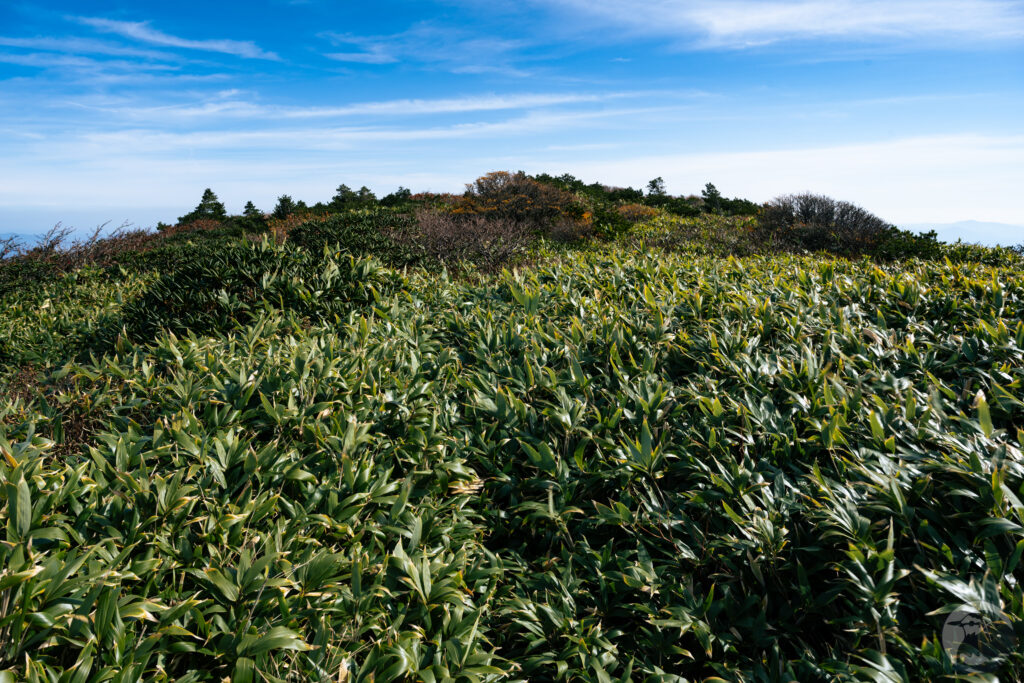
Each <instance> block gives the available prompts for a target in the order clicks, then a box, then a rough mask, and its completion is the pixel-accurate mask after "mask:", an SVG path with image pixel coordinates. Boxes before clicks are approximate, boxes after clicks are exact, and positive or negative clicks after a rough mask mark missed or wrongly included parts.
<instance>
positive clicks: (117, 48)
mask: <svg viewBox="0 0 1024 683" xmlns="http://www.w3.org/2000/svg"><path fill="white" fill-rule="evenodd" d="M0 47H13V48H21V49H27V50H39V51H42V52H60V53H64V54H77V55H87V54H90V55H105V56H113V57H139V58H141V59H153V60H165V61H166V60H171V59H174V58H175V56H174V55H173V54H172V53H170V52H161V51H159V50H145V49H139V48H134V47H127V46H125V45H116V44H113V43H108V42H106V41H102V40H92V39H90V38H71V37H65V38H56V37H51V36H37V37H35V38H15V37H10V36H0Z"/></svg>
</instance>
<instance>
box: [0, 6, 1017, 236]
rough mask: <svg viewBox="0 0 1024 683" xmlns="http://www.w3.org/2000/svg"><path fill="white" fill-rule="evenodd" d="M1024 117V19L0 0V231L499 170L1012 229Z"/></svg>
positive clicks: (791, 11)
mask: <svg viewBox="0 0 1024 683" xmlns="http://www.w3.org/2000/svg"><path fill="white" fill-rule="evenodd" d="M1022 111H1024V1H1020V0H934V1H928V2H923V1H921V0H886V1H884V2H883V1H879V0H831V1H824V0H801V1H783V0H717V1H711V0H648V1H646V2H630V1H626V0H603V1H602V0H590V1H585V0H546V1H539V0H538V1H534V0H518V1H516V2H506V1H505V0H489V1H488V2H475V1H469V0H465V1H460V0H447V1H444V2H430V1H425V0H420V1H417V2H399V1H393V0H378V1H377V2H373V3H355V2H327V1H323V0H306V1H302V2H300V1H292V2H287V1H285V0H249V1H247V2H244V3H242V2H231V1H224V2H216V3H215V2H209V1H207V2H203V3H198V2H187V1H184V2H178V3H124V2H121V3H113V2H82V1H78V2H61V1H59V0H51V1H49V2H45V3H41V2H23V1H19V0H6V1H5V2H3V3H2V4H0V232H37V231H40V230H43V229H45V228H46V227H48V226H49V225H52V223H53V222H56V221H57V220H63V221H64V222H65V223H66V224H68V223H70V224H72V225H76V226H77V227H89V226H90V225H94V224H95V223H98V222H101V221H102V220H107V219H110V220H113V221H114V222H120V221H122V220H125V219H128V220H132V221H134V222H136V223H137V224H141V225H152V224H153V223H155V222H156V221H157V220H165V221H166V220H173V218H175V217H176V216H178V215H180V214H182V213H184V212H185V211H187V210H189V209H190V208H192V207H193V206H194V205H195V204H196V203H197V201H198V198H199V196H200V195H201V193H202V191H203V189H204V188H205V187H212V188H213V189H214V190H215V191H216V192H217V193H218V195H219V196H220V197H221V199H222V200H224V201H225V202H226V204H227V206H228V209H229V210H230V211H234V212H237V211H240V209H241V207H242V205H243V204H244V202H245V201H246V200H249V199H251V200H253V201H254V202H256V204H257V206H259V207H261V208H263V209H265V210H269V209H270V208H272V206H273V204H274V201H275V198H276V197H277V196H278V195H280V194H282V193H287V194H290V195H292V196H293V197H295V198H297V199H304V200H306V201H307V202H310V203H312V202H315V201H317V200H327V199H329V198H330V196H331V194H332V193H333V190H334V188H336V187H337V186H338V185H339V184H341V183H346V184H348V185H351V186H359V185H364V184H365V185H368V186H369V187H371V188H372V189H374V190H375V191H377V192H378V193H387V192H389V191H391V190H393V189H395V188H396V187H398V186H399V185H403V186H406V187H410V188H413V189H414V190H426V189H430V190H435V191H443V190H449V191H458V190H460V189H461V188H462V186H463V184H464V183H465V182H468V181H470V180H472V179H473V178H475V177H476V176H478V175H481V174H483V173H485V172H487V171H491V170H497V169H523V170H526V171H530V172H540V171H546V172H551V173H563V172H570V173H573V174H575V175H577V176H579V177H581V178H583V179H585V180H587V181H594V180H601V181H603V182H606V183H609V184H616V185H633V186H642V185H644V184H645V183H646V181H647V180H649V179H650V178H652V177H655V176H662V177H664V178H665V180H666V184H667V187H668V189H669V191H671V192H673V193H696V192H699V191H700V188H701V187H702V186H703V184H704V183H705V182H708V181H711V182H714V183H715V184H716V185H717V186H718V187H719V189H720V190H721V191H722V192H723V193H725V194H726V195H729V196H744V197H748V198H751V199H754V200H759V201H763V200H767V199H769V198H771V197H772V196H775V195H778V194H782V193H787V192H799V191H805V190H806V191H813V192H822V193H825V194H829V195H832V196H835V197H838V198H841V199H847V200H850V201H854V202H856V203H858V204H861V205H862V206H864V207H865V208H868V209H869V210H872V211H874V212H875V213H877V214H879V215H880V216H882V217H883V218H886V219H888V220H891V221H893V222H897V223H915V224H916V223H927V222H952V221H960V220H968V219H971V220H979V221H997V222H1003V223H1011V224H1018V225H1024V201H1022V199H1021V197H1022V196H1024V190H1022V189H1021V188H1024V116H1022V114H1021V112H1022ZM79 224H81V225H79ZM1017 241H1024V234H1022V235H1021V240H1017Z"/></svg>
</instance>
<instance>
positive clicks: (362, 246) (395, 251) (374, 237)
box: [288, 209, 421, 267]
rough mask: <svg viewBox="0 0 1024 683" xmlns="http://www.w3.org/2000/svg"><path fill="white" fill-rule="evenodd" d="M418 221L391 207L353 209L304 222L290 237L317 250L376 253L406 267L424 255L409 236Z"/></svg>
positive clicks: (396, 265)
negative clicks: (326, 217) (324, 218)
mask: <svg viewBox="0 0 1024 683" xmlns="http://www.w3.org/2000/svg"><path fill="white" fill-rule="evenodd" d="M414 225H415V222H414V220H413V219H412V217H411V216H409V215H408V214H404V213H399V212H395V211H390V210H387V209H377V210H371V211H353V212H348V213H343V214H337V215H334V216H331V217H330V218H328V219H327V220H326V221H311V222H308V223H305V224H303V225H300V226H299V227H298V228H296V229H295V230H293V231H292V232H291V233H289V235H288V241H289V242H290V243H292V244H294V245H297V246H300V247H303V248H304V249H307V250H310V251H316V252H318V251H321V250H323V249H324V248H325V247H329V248H331V249H339V250H341V251H344V252H346V253H349V254H354V255H357V256H364V255H371V254H372V255H373V256H375V257H376V258H378V259H380V261H381V262H383V263H385V264H388V265H390V266H395V267H402V266H407V265H412V264H415V263H418V262H419V261H420V259H421V250H419V249H417V248H416V247H415V245H414V243H413V240H412V239H411V237H408V236H410V235H411V234H412V232H413V229H414Z"/></svg>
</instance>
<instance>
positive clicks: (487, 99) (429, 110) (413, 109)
mask: <svg viewBox="0 0 1024 683" xmlns="http://www.w3.org/2000/svg"><path fill="white" fill-rule="evenodd" d="M237 94H238V93H237V92H230V93H227V95H229V96H231V95H237ZM223 95H224V94H223V93H222V94H221V95H220V96H219V97H220V99H218V100H216V101H209V102H203V103H201V104H198V105H190V106H179V107H175V106H165V107H141V108H139V107H106V108H103V107H97V109H103V110H104V111H105V112H106V113H109V114H115V115H118V116H121V117H124V118H127V119H133V120H157V121H160V120H163V121H166V120H170V119H198V118H204V117H216V118H224V117H234V118H247V119H273V120H275V121H276V120H283V119H329V118H343V117H354V116H399V117H404V116H422V115H432V114H463V113H471V112H487V111H502V110H515V109H537V108H543V107H554V106H560V105H577V104H598V103H602V102H609V101H613V100H623V99H634V100H640V99H642V98H644V97H647V96H652V95H661V96H663V97H671V98H673V99H678V98H679V97H685V98H687V99H696V98H700V97H703V96H705V94H704V93H701V92H697V91H690V92H685V93H680V92H671V93H670V92H663V93H658V92H651V91H620V92H605V93H516V94H506V95H476V96H467V97H452V98H441V99H398V100H386V101H380V102H358V103H355V104H350V105H344V106H338V107H281V106H273V105H260V104H257V103H254V102H247V101H244V100H238V99H224V98H223Z"/></svg>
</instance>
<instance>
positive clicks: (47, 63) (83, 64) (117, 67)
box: [0, 52, 178, 74]
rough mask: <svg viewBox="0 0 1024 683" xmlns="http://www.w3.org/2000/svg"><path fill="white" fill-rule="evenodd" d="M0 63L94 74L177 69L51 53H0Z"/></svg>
mask: <svg viewBox="0 0 1024 683" xmlns="http://www.w3.org/2000/svg"><path fill="white" fill-rule="evenodd" d="M0 62H3V63H6V64H17V65H19V66H31V67H38V68H41V69H60V70H73V71H76V72H90V73H96V74H98V73H101V72H111V71H113V72H119V71H120V72H145V71H172V70H174V69H177V68H178V67H176V66H174V65H171V64H153V63H143V62H136V61H127V60H117V59H104V60H95V59H92V58H90V57H83V56H81V55H69V54H55V53H52V52H28V53H0Z"/></svg>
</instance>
